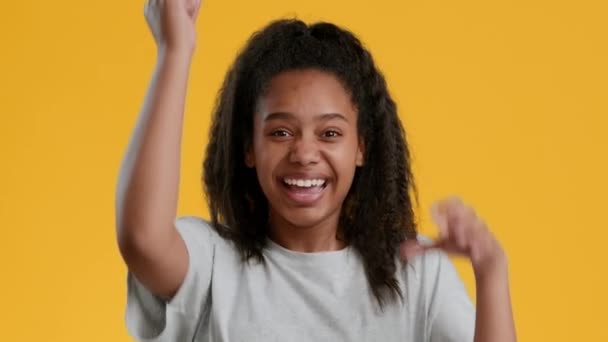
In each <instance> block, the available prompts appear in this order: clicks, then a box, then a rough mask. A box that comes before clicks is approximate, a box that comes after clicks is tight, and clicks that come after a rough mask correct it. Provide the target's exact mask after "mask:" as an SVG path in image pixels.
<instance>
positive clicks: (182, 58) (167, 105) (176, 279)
mask: <svg viewBox="0 0 608 342" xmlns="http://www.w3.org/2000/svg"><path fill="white" fill-rule="evenodd" d="M199 8H200V1H190V0H164V1H163V0H149V1H148V2H147V3H146V5H145V9H144V14H145V17H146V20H147V22H148V25H149V27H150V30H151V32H152V34H153V36H154V38H155V41H156V45H157V51H158V54H157V63H156V67H155V70H154V72H153V74H152V79H151V82H150V85H149V88H148V91H147V94H146V96H145V99H144V103H143V106H142V110H141V112H140V114H139V117H138V119H137V122H136V124H135V128H134V130H133V134H132V137H131V140H130V142H129V145H128V147H127V149H126V151H125V154H124V157H123V161H122V165H121V169H120V173H119V176H118V182H117V188H116V229H117V230H116V235H117V241H118V247H119V250H120V253H121V255H122V257H123V259H124V261H125V263H126V265H127V267H128V268H129V271H130V272H132V273H133V275H135V277H136V278H138V279H139V280H140V281H141V282H142V283H143V284H144V285H145V286H146V287H147V288H148V289H149V290H150V291H151V292H153V293H154V294H156V295H158V296H159V297H163V298H165V299H169V298H171V297H172V296H173V295H174V294H175V292H176V291H177V289H178V288H179V286H180V285H181V283H182V282H183V280H184V277H185V275H186V271H187V269H188V253H187V249H186V246H185V244H184V241H183V240H182V239H181V237H180V235H179V233H178V232H177V230H176V228H175V225H174V223H175V218H176V213H177V200H178V187H179V172H180V153H181V151H180V150H181V135H182V123H183V112H184V102H185V97H186V91H187V84H188V77H189V71H190V64H191V59H192V54H193V52H194V48H195V20H196V16H197V14H198V9H199Z"/></svg>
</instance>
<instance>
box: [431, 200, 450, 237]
mask: <svg viewBox="0 0 608 342" xmlns="http://www.w3.org/2000/svg"><path fill="white" fill-rule="evenodd" d="M442 210H443V207H442V203H441V202H436V203H433V205H431V218H432V219H433V221H434V222H435V225H436V226H437V228H438V230H439V238H440V239H447V238H449V231H448V222H447V217H446V215H445V214H444V213H443V211H442Z"/></svg>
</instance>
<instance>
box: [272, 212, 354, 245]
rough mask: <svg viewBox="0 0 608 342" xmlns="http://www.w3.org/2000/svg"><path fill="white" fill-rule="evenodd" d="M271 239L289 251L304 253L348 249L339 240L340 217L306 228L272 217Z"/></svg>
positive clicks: (275, 216) (276, 216)
mask: <svg viewBox="0 0 608 342" xmlns="http://www.w3.org/2000/svg"><path fill="white" fill-rule="evenodd" d="M270 238H271V239H272V240H273V241H274V242H276V243H278V244H279V245H281V246H283V247H285V248H287V249H290V250H292V251H296V252H304V253H313V252H326V251H337V250H340V249H343V248H344V247H346V243H345V242H344V241H343V240H341V239H339V238H338V217H332V218H328V219H327V220H324V221H323V222H320V223H318V224H316V225H314V226H307V227H304V226H297V225H294V224H292V223H291V222H289V221H287V220H285V219H283V218H281V217H278V215H271V219H270Z"/></svg>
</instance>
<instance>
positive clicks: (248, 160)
mask: <svg viewBox="0 0 608 342" xmlns="http://www.w3.org/2000/svg"><path fill="white" fill-rule="evenodd" d="M245 165H247V167H249V168H254V167H255V154H254V153H253V148H252V147H249V148H247V152H245Z"/></svg>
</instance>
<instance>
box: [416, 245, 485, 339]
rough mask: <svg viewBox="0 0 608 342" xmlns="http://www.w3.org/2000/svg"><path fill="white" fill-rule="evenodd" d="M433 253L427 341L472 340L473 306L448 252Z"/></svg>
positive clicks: (473, 327)
mask: <svg viewBox="0 0 608 342" xmlns="http://www.w3.org/2000/svg"><path fill="white" fill-rule="evenodd" d="M430 254H434V255H433V257H432V259H433V260H432V261H430V262H432V263H433V264H434V265H433V267H430V270H432V272H430V274H429V276H430V277H433V278H434V279H433V280H432V281H430V282H429V284H433V287H432V288H430V289H428V295H429V299H428V303H429V313H428V315H429V316H428V317H429V325H428V326H429V328H430V331H429V333H428V336H430V342H472V341H473V338H474V335H475V307H474V305H473V303H472V302H471V299H470V298H469V295H468V293H467V290H466V287H465V286H464V283H463V282H462V280H461V279H460V277H459V276H458V272H457V271H456V268H455V267H454V264H453V263H452V261H451V260H450V259H449V258H448V255H447V254H446V253H445V252H443V251H439V250H437V251H432V252H430Z"/></svg>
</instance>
